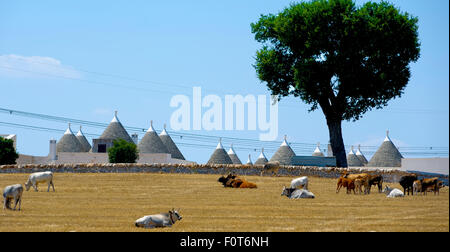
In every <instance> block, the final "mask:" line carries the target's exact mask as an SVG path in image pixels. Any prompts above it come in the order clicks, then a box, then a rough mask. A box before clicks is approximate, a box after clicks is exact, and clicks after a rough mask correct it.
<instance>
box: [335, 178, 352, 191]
mask: <svg viewBox="0 0 450 252" xmlns="http://www.w3.org/2000/svg"><path fill="white" fill-rule="evenodd" d="M342 187H346V188H347V194H349V193H351V191H352V190H353V193H355V181H354V180H351V179H348V178H344V177H340V178H339V179H338V182H337V187H336V193H339V191H340V190H341V188H342Z"/></svg>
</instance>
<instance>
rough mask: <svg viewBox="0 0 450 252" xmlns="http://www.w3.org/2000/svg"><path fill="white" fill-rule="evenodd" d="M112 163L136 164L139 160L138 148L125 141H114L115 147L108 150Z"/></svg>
mask: <svg viewBox="0 0 450 252" xmlns="http://www.w3.org/2000/svg"><path fill="white" fill-rule="evenodd" d="M108 157H109V162H110V163H136V160H137V159H138V158H139V152H138V149H137V146H136V145H135V144H134V143H130V142H127V141H125V140H123V139H118V140H114V142H113V147H111V148H109V149H108Z"/></svg>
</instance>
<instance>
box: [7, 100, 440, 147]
mask: <svg viewBox="0 0 450 252" xmlns="http://www.w3.org/2000/svg"><path fill="white" fill-rule="evenodd" d="M0 112H3V113H8V114H11V115H20V116H24V117H30V118H37V119H41V120H47V121H57V122H65V123H67V122H72V123H78V124H80V125H83V126H85V125H87V126H92V127H97V128H102V129H104V128H106V127H107V126H108V124H105V123H98V122H92V121H85V120H78V119H73V118H66V117H57V116H51V115H44V114H36V113H30V112H24V111H17V110H11V109H5V108H0ZM0 125H5V126H12V127H18V128H25V129H31V130H39V131H47V132H58V133H62V132H64V130H61V129H53V128H45V127H39V126H30V125H23V124H15V123H8V122H0ZM124 127H125V128H126V129H131V131H133V132H140V133H142V132H145V131H146V130H145V129H144V128H139V127H130V126H124ZM169 133H170V135H172V136H173V139H174V141H175V142H176V143H177V144H180V145H181V146H187V147H196V148H208V149H212V148H214V147H215V144H216V143H217V141H218V139H219V137H217V136H208V135H200V134H192V133H177V132H169ZM85 135H87V136H92V137H98V136H100V134H92V133H85ZM221 138H222V142H223V143H224V144H227V143H228V144H231V143H233V144H234V148H235V149H238V150H247V151H255V152H256V151H259V150H260V149H261V147H264V149H265V152H267V153H273V152H275V151H276V150H277V149H278V147H279V144H280V142H276V141H267V142H263V141H259V140H254V139H244V138H231V137H221ZM183 140H184V141H188V140H189V141H190V143H186V142H184V141H183ZM193 142H194V143H193ZM195 142H200V143H212V144H200V143H195ZM290 146H291V147H292V148H293V149H294V151H295V152H296V153H299V154H300V153H306V154H310V153H311V150H312V149H313V147H315V146H316V144H308V143H290ZM361 147H362V150H364V151H363V152H364V153H365V154H368V155H370V154H373V153H375V151H371V149H373V148H378V147H376V146H367V148H364V146H361ZM399 151H401V152H402V153H403V154H404V155H448V147H417V146H416V147H400V148H399Z"/></svg>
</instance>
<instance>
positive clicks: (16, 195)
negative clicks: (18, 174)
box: [3, 184, 23, 211]
mask: <svg viewBox="0 0 450 252" xmlns="http://www.w3.org/2000/svg"><path fill="white" fill-rule="evenodd" d="M22 193H23V186H22V185H21V184H15V185H10V186H7V187H5V189H4V190H3V202H4V203H3V209H11V206H10V205H11V200H14V210H16V206H17V203H19V211H20V206H21V205H22Z"/></svg>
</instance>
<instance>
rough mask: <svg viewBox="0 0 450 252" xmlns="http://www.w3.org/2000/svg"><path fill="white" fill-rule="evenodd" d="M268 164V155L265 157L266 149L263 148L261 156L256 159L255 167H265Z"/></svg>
mask: <svg viewBox="0 0 450 252" xmlns="http://www.w3.org/2000/svg"><path fill="white" fill-rule="evenodd" d="M267 162H269V160H267V158H266V155H264V148H262V149H261V154H259V157H258V159H256V161H255V165H263V164H266V163H267Z"/></svg>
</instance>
